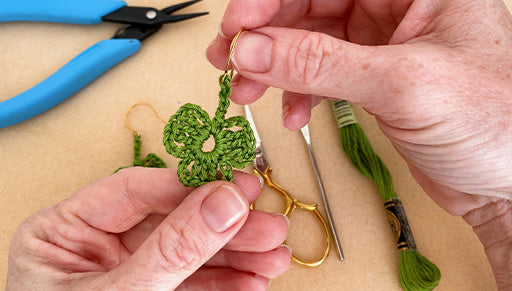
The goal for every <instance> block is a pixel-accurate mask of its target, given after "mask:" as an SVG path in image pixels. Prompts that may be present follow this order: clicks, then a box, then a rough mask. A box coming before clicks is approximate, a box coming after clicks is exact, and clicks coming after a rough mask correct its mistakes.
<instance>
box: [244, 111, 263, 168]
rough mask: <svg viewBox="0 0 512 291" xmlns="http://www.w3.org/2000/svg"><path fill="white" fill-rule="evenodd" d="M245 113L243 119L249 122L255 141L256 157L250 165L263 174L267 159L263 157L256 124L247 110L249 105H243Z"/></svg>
mask: <svg viewBox="0 0 512 291" xmlns="http://www.w3.org/2000/svg"><path fill="white" fill-rule="evenodd" d="M244 111H245V119H247V121H248V122H249V125H250V126H251V129H252V132H253V134H254V140H255V141H256V157H255V158H254V161H253V162H252V165H253V166H254V167H255V168H256V169H257V170H258V171H259V172H260V173H263V172H265V170H266V169H267V168H268V162H267V158H266V157H265V152H264V151H263V145H262V144H261V138H260V135H259V134H258V129H257V128H256V123H255V122H254V118H253V117H252V113H251V109H249V105H244Z"/></svg>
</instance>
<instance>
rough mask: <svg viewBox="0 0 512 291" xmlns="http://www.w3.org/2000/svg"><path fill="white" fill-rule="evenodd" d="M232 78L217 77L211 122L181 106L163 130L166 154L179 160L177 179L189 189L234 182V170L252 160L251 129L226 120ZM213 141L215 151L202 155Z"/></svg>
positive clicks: (195, 107)
mask: <svg viewBox="0 0 512 291" xmlns="http://www.w3.org/2000/svg"><path fill="white" fill-rule="evenodd" d="M230 82H231V77H230V76H229V75H228V74H227V73H225V74H223V75H221V76H220V77H219V85H220V88H221V90H220V92H219V106H218V107H217V111H216V112H215V116H214V117H213V119H210V117H209V115H208V113H207V112H206V111H204V110H203V109H202V108H201V107H199V106H198V105H195V104H190V103H188V104H185V105H183V106H181V107H180V108H179V109H178V111H177V112H176V114H174V115H172V116H171V117H170V118H169V122H168V123H167V125H166V126H165V128H164V145H165V148H166V150H167V152H168V153H169V154H171V155H173V156H175V157H176V158H179V159H181V161H180V162H179V164H178V177H179V179H180V181H181V183H182V184H183V185H185V186H188V187H197V186H200V185H203V184H205V183H208V182H211V181H215V180H217V179H218V172H220V175H221V177H220V178H222V179H223V180H226V181H233V167H235V168H237V169H242V168H244V167H245V166H247V165H248V164H250V163H251V162H252V160H254V157H255V139H254V134H253V132H252V129H251V126H250V125H249V123H248V122H247V120H245V118H243V117H242V116H233V117H230V118H228V119H226V118H225V115H226V111H227V109H228V106H229V95H230V94H231V85H230ZM210 137H213V139H214V140H215V147H214V148H213V149H212V150H211V151H203V144H204V143H205V141H207V140H208V139H210Z"/></svg>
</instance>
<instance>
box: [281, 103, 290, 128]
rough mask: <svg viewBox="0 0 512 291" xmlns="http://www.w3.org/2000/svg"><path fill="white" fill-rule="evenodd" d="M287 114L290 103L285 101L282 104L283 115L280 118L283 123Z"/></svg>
mask: <svg viewBox="0 0 512 291" xmlns="http://www.w3.org/2000/svg"><path fill="white" fill-rule="evenodd" d="M288 114H290V104H288V103H285V104H283V117H282V118H281V119H282V121H283V124H284V120H285V118H286V116H288Z"/></svg>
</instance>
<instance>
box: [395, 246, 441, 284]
mask: <svg viewBox="0 0 512 291" xmlns="http://www.w3.org/2000/svg"><path fill="white" fill-rule="evenodd" d="M398 274H399V275H398V276H399V279H400V284H401V285H402V288H403V289H404V290H409V291H423V290H432V289H434V288H435V287H436V286H437V284H439V280H440V279H441V272H440V271H439V269H438V268H437V266H436V265H434V263H432V262H431V261H429V260H428V259H427V258H425V257H424V256H422V255H421V254H420V253H419V252H418V251H417V250H411V249H406V250H403V251H401V252H400V269H399V273H398Z"/></svg>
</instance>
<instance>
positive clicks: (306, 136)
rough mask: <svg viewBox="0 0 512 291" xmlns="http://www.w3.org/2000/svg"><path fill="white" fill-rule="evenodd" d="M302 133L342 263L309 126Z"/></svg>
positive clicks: (338, 241)
mask: <svg viewBox="0 0 512 291" xmlns="http://www.w3.org/2000/svg"><path fill="white" fill-rule="evenodd" d="M300 131H301V133H302V137H304V141H305V142H306V146H307V148H308V154H309V160H310V161H311V164H312V165H313V172H314V173H315V179H316V183H317V185H318V189H320V194H321V195H322V202H323V203H324V208H325V213H326V214H327V221H328V223H329V228H330V230H331V233H332V237H333V240H334V244H335V245H336V250H337V252H338V257H339V258H340V261H343V259H344V258H343V251H342V250H341V243H340V240H339V238H338V233H337V231H336V227H335V226H334V221H333V219H332V214H331V209H330V207H329V201H327V195H326V194H325V189H324V184H323V182H322V177H320V172H319V171H318V165H317V163H316V159H315V154H314V152H313V146H312V145H311V137H310V135H309V126H308V125H307V124H306V125H305V126H304V127H303V128H301V129H300Z"/></svg>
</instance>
